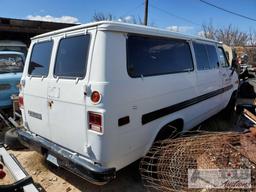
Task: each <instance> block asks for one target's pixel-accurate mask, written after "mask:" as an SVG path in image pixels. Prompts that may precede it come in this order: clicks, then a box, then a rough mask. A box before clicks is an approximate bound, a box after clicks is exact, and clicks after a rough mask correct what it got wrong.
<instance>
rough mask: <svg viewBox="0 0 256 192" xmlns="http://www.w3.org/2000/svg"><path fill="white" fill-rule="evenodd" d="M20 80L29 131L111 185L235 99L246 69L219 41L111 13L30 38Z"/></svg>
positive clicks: (74, 166) (36, 142) (53, 154)
mask: <svg viewBox="0 0 256 192" xmlns="http://www.w3.org/2000/svg"><path fill="white" fill-rule="evenodd" d="M21 85H22V89H21V92H20V98H19V101H20V106H21V109H22V114H23V121H24V129H22V130H19V135H20V137H21V139H22V140H24V141H25V142H26V143H28V144H29V145H30V146H35V147H36V148H37V149H40V151H41V152H42V153H43V154H44V155H45V156H46V158H47V160H49V161H51V162H53V163H55V164H56V165H59V166H61V167H64V168H66V169H68V170H71V171H72V172H73V173H75V174H77V175H79V176H81V177H83V178H85V179H87V180H89V181H91V182H94V183H97V184H103V183H106V182H108V181H110V180H112V179H114V178H115V173H116V171H118V170H120V169H122V168H123V167H125V166H127V165H129V164H130V163H132V162H134V161H136V160H138V159H140V158H141V157H143V156H144V155H145V154H146V153H147V151H148V150H149V149H150V147H151V146H152V144H153V142H154V141H155V140H158V139H164V138H167V137H168V136H169V135H171V134H172V133H173V131H174V130H173V129H172V127H173V126H174V127H176V128H177V130H176V131H187V130H189V129H191V128H193V127H194V126H196V125H198V124H200V123H201V122H202V121H204V120H206V119H207V118H209V117H211V116H212V115H214V114H216V113H218V112H220V111H221V110H223V109H224V108H225V107H227V106H229V105H228V104H229V103H232V102H231V101H233V100H234V98H235V95H236V91H237V89H238V77H237V74H236V73H233V72H232V69H230V68H229V65H228V61H227V59H226V56H225V52H224V50H223V48H222V45H221V44H219V43H218V42H215V41H212V40H208V39H201V38H198V37H191V36H185V35H182V34H179V33H173V32H169V31H165V30H161V29H157V28H152V27H146V26H140V25H133V24H124V23H119V22H109V21H107V22H98V23H90V24H85V25H79V26H75V27H70V28H66V29H62V30H58V31H54V32H50V33H46V34H43V35H39V36H36V37H34V38H32V42H31V45H30V48H29V51H28V56H27V60H26V64H25V69H24V73H23V76H22V79H21ZM169 125H172V126H169Z"/></svg>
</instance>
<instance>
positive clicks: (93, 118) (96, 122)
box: [88, 112, 102, 132]
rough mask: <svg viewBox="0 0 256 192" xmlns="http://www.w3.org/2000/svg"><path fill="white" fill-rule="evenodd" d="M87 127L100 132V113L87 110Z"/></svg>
mask: <svg viewBox="0 0 256 192" xmlns="http://www.w3.org/2000/svg"><path fill="white" fill-rule="evenodd" d="M88 118H89V129H91V130H94V131H97V132H102V115H101V114H98V113H94V112H89V115H88Z"/></svg>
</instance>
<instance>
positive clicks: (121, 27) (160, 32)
mask: <svg viewBox="0 0 256 192" xmlns="http://www.w3.org/2000/svg"><path fill="white" fill-rule="evenodd" d="M91 27H97V28H98V29H99V30H108V31H119V32H128V33H139V34H147V35H153V36H167V37H168V36H169V37H176V38H182V39H192V40H203V41H209V42H214V43H220V42H218V41H214V40H211V39H207V38H202V37H198V36H192V35H185V34H182V33H178V32H171V31H168V30H165V29H160V28H156V27H151V26H145V25H138V24H130V23H123V22H117V21H99V22H92V23H87V24H82V25H78V26H73V27H68V28H64V29H60V30H56V31H52V32H48V33H44V34H41V35H38V36H35V37H33V38H31V40H34V39H39V38H44V37H49V36H53V35H57V34H61V33H66V32H71V31H73V30H79V29H86V28H91Z"/></svg>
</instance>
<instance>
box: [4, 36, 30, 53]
mask: <svg viewBox="0 0 256 192" xmlns="http://www.w3.org/2000/svg"><path fill="white" fill-rule="evenodd" d="M0 51H16V52H21V53H23V54H24V56H26V54H27V45H26V44H25V43H23V42H21V41H13V40H0Z"/></svg>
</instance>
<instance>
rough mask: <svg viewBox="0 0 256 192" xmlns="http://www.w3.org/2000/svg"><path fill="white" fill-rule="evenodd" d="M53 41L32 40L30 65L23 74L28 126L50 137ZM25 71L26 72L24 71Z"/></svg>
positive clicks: (43, 135)
mask: <svg viewBox="0 0 256 192" xmlns="http://www.w3.org/2000/svg"><path fill="white" fill-rule="evenodd" d="M52 48H53V41H41V42H32V51H31V54H30V55H29V61H28V66H26V69H25V71H27V73H26V74H25V75H23V78H22V79H23V80H22V81H24V82H25V83H24V85H23V98H24V111H25V118H26V124H27V127H28V128H29V129H30V130H31V131H32V132H35V133H36V134H38V135H40V136H42V137H45V138H48V139H50V129H49V127H48V107H47V85H48V78H47V77H48V74H49V66H50V62H51V58H52V57H51V55H52ZM24 73H25V72H24Z"/></svg>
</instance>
